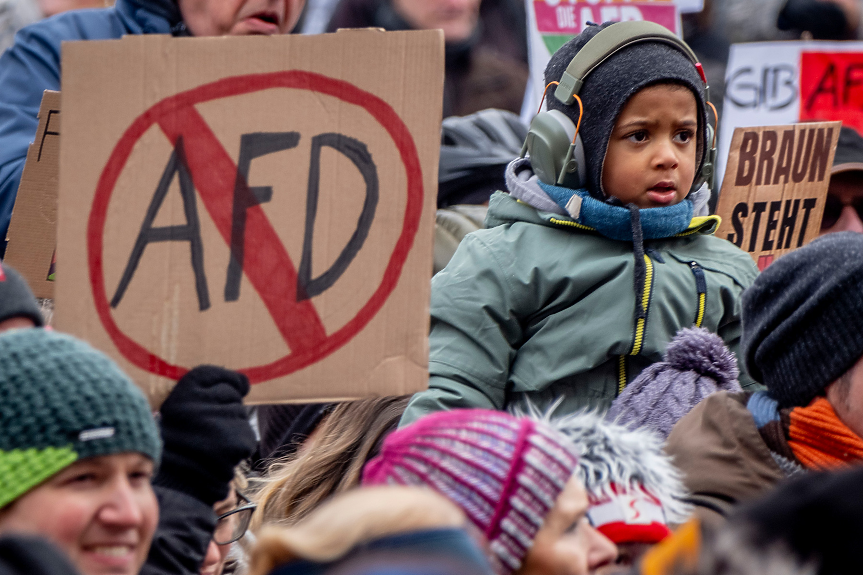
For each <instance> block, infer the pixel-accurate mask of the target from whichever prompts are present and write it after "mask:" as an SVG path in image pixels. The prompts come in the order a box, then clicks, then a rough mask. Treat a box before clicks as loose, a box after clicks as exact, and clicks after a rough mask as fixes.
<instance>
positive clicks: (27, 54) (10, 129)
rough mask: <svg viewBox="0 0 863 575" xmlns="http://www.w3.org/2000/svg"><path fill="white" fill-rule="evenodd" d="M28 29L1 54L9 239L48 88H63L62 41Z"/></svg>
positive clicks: (3, 219) (2, 228)
mask: <svg viewBox="0 0 863 575" xmlns="http://www.w3.org/2000/svg"><path fill="white" fill-rule="evenodd" d="M50 30H51V29H50V28H46V27H44V26H32V27H28V28H24V29H23V30H22V31H21V32H19V33H18V35H17V37H16V41H15V44H14V45H13V46H12V47H11V48H9V49H8V50H7V51H6V52H5V53H4V54H3V56H2V57H0V238H3V239H5V237H6V230H7V228H8V227H9V219H10V218H11V216H12V206H13V205H14V204H15V194H16V193H17V192H18V183H19V182H20V181H21V171H22V170H23V169H24V159H25V158H26V157H27V148H28V146H29V145H30V142H32V141H33V137H34V135H35V134H36V127H37V125H38V118H37V116H38V114H39V104H40V103H41V102H42V92H43V91H44V90H59V89H60V41H59V39H56V38H52V37H51V34H47V33H46V32H49V31H50Z"/></svg>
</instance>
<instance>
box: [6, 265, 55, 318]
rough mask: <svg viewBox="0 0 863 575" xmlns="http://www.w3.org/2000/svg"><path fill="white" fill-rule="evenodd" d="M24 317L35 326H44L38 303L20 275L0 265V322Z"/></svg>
mask: <svg viewBox="0 0 863 575" xmlns="http://www.w3.org/2000/svg"><path fill="white" fill-rule="evenodd" d="M15 317H26V318H29V319H31V320H33V323H35V324H36V325H37V326H39V327H41V326H42V325H43V324H44V320H43V319H42V312H41V311H39V303H38V302H37V301H36V298H35V297H34V296H33V292H32V291H30V286H28V285H27V282H26V281H25V280H24V278H22V277H21V274H19V273H18V272H16V271H15V270H14V269H12V268H11V267H9V266H8V265H6V264H0V322H2V321H6V320H7V319H12V318H15Z"/></svg>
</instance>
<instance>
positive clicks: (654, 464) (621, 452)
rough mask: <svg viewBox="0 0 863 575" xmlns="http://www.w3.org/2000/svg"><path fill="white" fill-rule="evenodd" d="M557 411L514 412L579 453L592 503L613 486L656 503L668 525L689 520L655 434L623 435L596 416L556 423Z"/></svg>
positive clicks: (674, 472)
mask: <svg viewBox="0 0 863 575" xmlns="http://www.w3.org/2000/svg"><path fill="white" fill-rule="evenodd" d="M556 405H557V404H555V405H552V406H551V408H549V410H548V411H546V412H545V413H543V412H541V411H540V410H539V408H537V407H536V406H535V405H533V404H529V403H528V404H522V405H520V406H517V407H516V408H515V409H514V410H513V411H514V412H516V413H517V414H518V415H527V416H528V417H532V418H535V419H540V420H542V421H545V422H547V423H548V424H550V425H551V426H552V427H554V428H555V429H557V430H558V431H560V432H562V433H563V434H565V435H566V436H567V437H569V438H570V439H571V440H572V441H573V443H575V445H576V448H577V451H578V453H579V460H578V467H577V468H576V473H577V474H578V475H579V478H580V479H581V480H582V482H583V483H584V485H585V488H586V489H587V491H588V493H590V494H591V495H592V496H594V497H596V498H603V497H613V496H614V495H615V494H614V491H613V490H612V484H614V485H616V486H617V487H618V488H621V487H623V488H626V489H633V490H635V489H639V488H643V489H644V490H645V491H647V492H648V493H649V494H650V495H652V496H654V497H655V498H656V499H657V500H659V503H660V504H661V505H662V509H663V511H664V513H665V518H666V521H667V522H668V523H669V524H671V525H676V524H681V523H684V522H685V521H686V520H687V519H688V518H689V516H690V514H691V511H692V509H691V506H690V505H688V504H687V503H685V502H684V499H685V498H686V497H687V496H688V494H689V493H688V491H687V490H686V488H685V487H684V485H683V474H682V473H681V472H680V471H679V470H678V469H677V468H676V467H675V466H674V464H673V463H672V462H671V457H669V456H668V455H666V454H665V453H664V452H663V451H662V445H663V441H662V439H661V438H660V437H659V436H658V435H657V434H656V433H654V432H652V431H650V430H647V429H635V430H631V429H627V428H626V427H623V426H622V425H618V424H616V423H611V422H608V421H605V420H604V419H603V417H602V416H601V415H600V414H599V413H597V412H595V411H583V412H576V413H571V414H568V415H565V416H562V417H555V416H554V411H555V407H556Z"/></svg>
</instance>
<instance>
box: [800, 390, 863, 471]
mask: <svg viewBox="0 0 863 575" xmlns="http://www.w3.org/2000/svg"><path fill="white" fill-rule="evenodd" d="M788 446H789V447H790V448H791V451H793V452H794V456H795V457H796V458H797V461H799V462H800V463H801V464H802V465H803V466H804V467H806V468H807V469H816V470H824V469H835V468H837V467H847V466H849V465H852V464H858V463H863V439H860V438H859V437H857V435H855V434H854V432H853V431H851V430H850V429H848V427H847V426H846V425H845V424H844V423H842V421H841V420H840V419H839V417H838V416H837V415H836V412H835V411H833V406H832V405H830V402H829V401H827V399H826V398H824V397H818V398H816V399H815V400H814V401H813V402H812V403H810V404H809V405H808V406H806V407H795V408H794V409H792V410H791V425H790V427H789V429H788Z"/></svg>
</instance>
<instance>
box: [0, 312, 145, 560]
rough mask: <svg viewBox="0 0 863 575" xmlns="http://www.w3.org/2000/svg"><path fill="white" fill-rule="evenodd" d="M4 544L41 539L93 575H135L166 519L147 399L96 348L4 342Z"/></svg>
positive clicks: (0, 362)
mask: <svg viewBox="0 0 863 575" xmlns="http://www.w3.org/2000/svg"><path fill="white" fill-rule="evenodd" d="M0 398H2V401H0V422H2V423H0V535H5V534H9V533H26V534H36V535H42V536H44V537H46V538H48V539H49V540H50V541H52V542H53V543H54V544H56V545H57V546H58V547H59V548H60V549H61V550H62V551H64V552H65V553H66V554H67V555H68V557H69V558H70V559H71V560H72V562H73V563H74V564H75V566H76V567H77V568H78V569H79V570H80V571H81V573H83V574H84V575H100V574H103V573H112V574H115V575H127V574H128V575H134V574H136V573H138V572H139V571H140V569H141V567H142V565H143V564H144V561H145V560H146V558H147V553H148V551H149V549H150V542H151V540H152V538H153V533H154V532H155V529H156V523H157V520H158V516H159V511H158V505H157V503H156V496H155V494H154V493H153V488H152V487H151V485H150V477H151V475H152V474H153V468H154V466H155V465H156V464H157V463H158V461H159V458H160V451H161V444H160V441H159V434H158V431H157V429H156V425H155V422H154V421H153V418H152V416H151V415H150V410H149V406H148V405H147V401H146V399H144V396H143V395H142V394H141V392H140V391H139V390H138V389H137V388H136V387H135V386H134V385H133V384H132V382H131V381H130V380H129V379H128V377H126V375H125V374H123V373H122V372H121V371H120V370H119V368H118V367H117V366H116V365H114V363H113V362H112V361H111V360H109V359H108V358H107V357H106V356H104V355H103V354H101V353H100V352H98V351H96V350H94V349H93V348H91V347H90V346H89V345H87V344H85V343H83V342H81V341H78V340H76V339H74V338H72V337H70V336H66V335H62V334H58V333H55V332H50V331H46V330H43V329H24V330H15V331H11V332H8V333H4V334H3V335H0Z"/></svg>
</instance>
